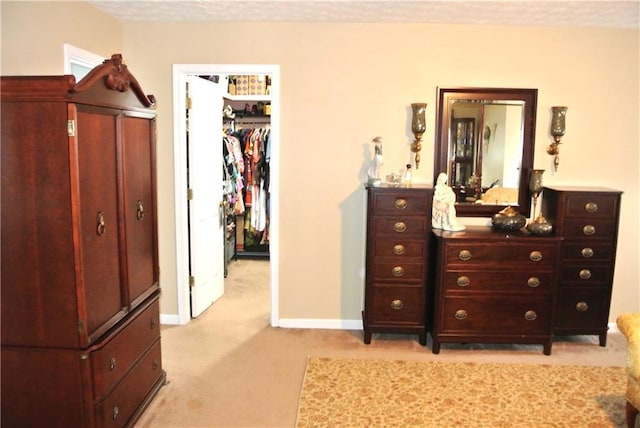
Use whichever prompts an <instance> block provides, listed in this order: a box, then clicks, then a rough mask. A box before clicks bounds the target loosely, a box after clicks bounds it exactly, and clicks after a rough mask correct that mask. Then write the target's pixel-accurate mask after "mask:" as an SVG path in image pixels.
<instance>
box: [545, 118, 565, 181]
mask: <svg viewBox="0 0 640 428" xmlns="http://www.w3.org/2000/svg"><path fill="white" fill-rule="evenodd" d="M566 117H567V107H564V106H557V107H551V135H552V136H553V141H554V142H553V143H551V144H549V146H548V147H547V153H548V154H550V155H551V156H553V167H554V170H555V171H557V170H558V165H560V140H561V139H562V137H563V136H564V134H565V132H566V123H565V122H566V121H565V119H566Z"/></svg>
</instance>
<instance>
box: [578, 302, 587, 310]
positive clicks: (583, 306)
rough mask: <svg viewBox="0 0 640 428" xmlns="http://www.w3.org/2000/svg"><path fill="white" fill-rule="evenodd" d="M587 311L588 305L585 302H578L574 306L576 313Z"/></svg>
mask: <svg viewBox="0 0 640 428" xmlns="http://www.w3.org/2000/svg"><path fill="white" fill-rule="evenodd" d="M587 310H589V305H588V304H587V302H578V304H577V305H576V311H578V312H587Z"/></svg>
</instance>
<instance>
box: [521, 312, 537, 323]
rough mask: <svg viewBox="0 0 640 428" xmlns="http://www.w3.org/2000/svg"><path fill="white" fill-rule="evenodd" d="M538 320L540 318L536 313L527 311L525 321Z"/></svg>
mask: <svg viewBox="0 0 640 428" xmlns="http://www.w3.org/2000/svg"><path fill="white" fill-rule="evenodd" d="M536 318H538V314H536V311H527V312H525V313H524V319H526V320H527V321H535V320H536Z"/></svg>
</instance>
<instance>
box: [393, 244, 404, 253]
mask: <svg viewBox="0 0 640 428" xmlns="http://www.w3.org/2000/svg"><path fill="white" fill-rule="evenodd" d="M405 251H406V249H405V248H404V245H402V244H397V245H394V246H393V254H395V255H396V256H401V255H403V254H404V253H405Z"/></svg>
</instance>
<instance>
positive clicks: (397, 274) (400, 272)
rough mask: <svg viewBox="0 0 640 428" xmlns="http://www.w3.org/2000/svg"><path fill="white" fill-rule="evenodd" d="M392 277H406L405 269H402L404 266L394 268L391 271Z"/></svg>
mask: <svg viewBox="0 0 640 428" xmlns="http://www.w3.org/2000/svg"><path fill="white" fill-rule="evenodd" d="M391 275H393V276H395V277H401V276H402V275H404V269H403V268H402V266H394V267H393V269H391Z"/></svg>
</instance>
